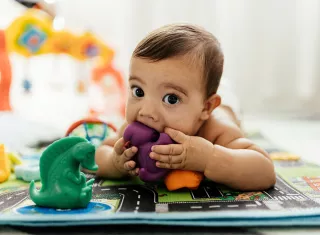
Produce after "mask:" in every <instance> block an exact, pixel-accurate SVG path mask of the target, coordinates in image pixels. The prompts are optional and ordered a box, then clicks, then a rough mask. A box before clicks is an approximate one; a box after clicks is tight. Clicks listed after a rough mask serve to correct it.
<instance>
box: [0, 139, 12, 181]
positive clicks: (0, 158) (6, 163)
mask: <svg viewBox="0 0 320 235" xmlns="http://www.w3.org/2000/svg"><path fill="white" fill-rule="evenodd" d="M10 172H11V164H10V160H9V157H8V155H7V154H6V153H5V151H4V145H3V144H0V183H2V182H4V181H6V180H7V179H8V178H9V176H10Z"/></svg>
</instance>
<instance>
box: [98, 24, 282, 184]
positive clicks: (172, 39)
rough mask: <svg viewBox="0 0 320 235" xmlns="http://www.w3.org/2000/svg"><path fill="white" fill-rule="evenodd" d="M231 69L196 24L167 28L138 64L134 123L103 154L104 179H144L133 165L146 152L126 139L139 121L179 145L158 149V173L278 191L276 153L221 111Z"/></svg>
mask: <svg viewBox="0 0 320 235" xmlns="http://www.w3.org/2000/svg"><path fill="white" fill-rule="evenodd" d="M223 63H224V56H223V53H222V51H221V48H220V44H219V42H218V41H217V39H216V38H215V37H214V36H213V35H212V34H211V33H209V32H207V31H205V30H204V29H202V28H200V27H197V26H194V25H188V24H173V25H166V26H164V27H161V28H159V29H157V30H155V31H153V32H151V33H150V34H149V35H148V36H147V37H146V38H145V39H143V40H142V41H141V42H140V43H139V44H138V46H137V47H136V48H135V50H134V52H133V55H132V58H131V63H130V73H129V95H128V100H127V106H126V123H125V124H124V125H123V126H122V128H121V129H120V131H119V133H118V136H117V137H116V138H109V139H107V140H106V141H105V142H104V144H103V145H101V146H100V147H99V148H98V149H97V151H96V163H97V165H98V166H99V170H98V172H97V175H99V176H102V177H108V178H121V177H124V176H128V175H132V176H134V175H138V173H139V169H138V168H136V163H135V161H133V160H132V159H133V156H134V155H135V154H136V152H137V151H138V149H137V147H135V146H132V147H130V148H128V149H125V147H124V145H125V143H124V140H123V137H122V136H123V132H124V129H125V127H126V126H127V125H128V124H130V123H132V122H134V121H138V122H141V123H143V124H145V125H147V126H149V127H151V128H153V129H155V130H157V131H158V132H165V133H167V134H168V135H169V136H170V137H171V138H172V139H173V140H174V141H175V142H176V144H171V145H158V146H153V148H152V152H151V153H150V158H152V159H154V160H156V166H157V167H160V168H167V169H180V170H188V171H195V172H201V173H203V174H204V176H205V177H206V178H208V179H210V180H212V181H214V182H217V183H220V184H224V185H227V186H229V187H231V188H234V189H239V190H265V189H268V188H269V187H271V186H273V185H274V184H275V181H276V177H275V171H274V166H273V163H272V161H271V160H270V158H269V156H268V154H267V153H266V152H265V151H264V150H263V149H261V148H259V147H258V146H257V145H255V144H254V143H252V142H251V141H250V140H248V139H246V138H245V136H244V134H243V132H242V131H241V128H240V127H239V126H240V125H239V123H238V121H237V118H236V116H235V115H234V113H233V112H232V109H230V108H228V107H226V106H223V105H221V97H220V96H219V95H218V94H217V90H218V87H219V84H220V78H221V75H222V71H223Z"/></svg>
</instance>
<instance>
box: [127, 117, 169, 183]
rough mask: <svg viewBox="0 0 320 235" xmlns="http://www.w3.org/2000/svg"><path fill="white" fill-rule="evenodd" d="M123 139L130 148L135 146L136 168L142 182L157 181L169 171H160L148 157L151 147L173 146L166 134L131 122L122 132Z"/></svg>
mask: <svg viewBox="0 0 320 235" xmlns="http://www.w3.org/2000/svg"><path fill="white" fill-rule="evenodd" d="M123 138H124V140H125V141H126V142H128V141H129V143H130V145H131V146H136V147H137V148H138V152H137V153H136V156H135V157H136V159H135V161H136V162H137V167H139V168H140V171H139V177H140V179H141V180H143V181H149V182H150V181H157V180H160V179H162V178H163V177H164V176H165V175H166V174H167V173H168V172H169V169H162V168H158V167H157V166H156V161H155V160H153V159H151V158H150V157H149V154H150V152H151V147H152V146H153V145H166V144H173V143H174V142H173V140H172V139H171V138H170V136H169V135H167V134H166V133H159V132H157V131H156V130H154V129H152V128H150V127H148V126H146V125H144V124H142V123H140V122H133V123H132V124H130V125H128V126H127V128H126V130H125V131H124V134H123Z"/></svg>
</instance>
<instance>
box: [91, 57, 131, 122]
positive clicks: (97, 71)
mask: <svg viewBox="0 0 320 235" xmlns="http://www.w3.org/2000/svg"><path fill="white" fill-rule="evenodd" d="M109 76H110V77H109ZM111 79H113V81H114V85H115V86H116V87H112V86H111V87H110V84H108V83H109V82H111V84H112V81H110V80H111ZM92 82H93V84H96V85H98V86H99V87H100V89H102V92H103V94H104V95H108V93H111V92H112V91H113V92H114V91H118V92H119V93H118V94H119V95H120V99H121V100H120V101H119V106H118V110H117V111H118V112H119V113H120V114H121V116H122V117H124V116H125V97H126V87H125V83H124V79H123V77H122V75H121V73H120V72H119V71H118V70H116V69H115V68H114V67H113V66H112V64H105V63H104V62H102V64H100V65H98V66H97V67H95V68H94V69H93V70H92ZM107 102H109V101H107ZM109 105H110V104H109ZM102 108H103V109H102V110H105V108H106V106H103V107H102ZM99 112H100V110H99V108H98V107H90V113H91V114H92V116H94V114H96V116H98V114H101V113H99ZM101 112H103V111H101Z"/></svg>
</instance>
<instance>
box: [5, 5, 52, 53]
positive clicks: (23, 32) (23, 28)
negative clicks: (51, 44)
mask: <svg viewBox="0 0 320 235" xmlns="http://www.w3.org/2000/svg"><path fill="white" fill-rule="evenodd" d="M51 35H52V19H51V17H50V16H49V15H47V14H46V13H44V12H41V11H39V10H36V9H29V10H27V11H26V12H25V14H23V15H22V16H20V17H18V18H17V19H15V20H14V21H13V22H12V23H11V24H10V26H9V27H8V28H7V30H6V37H7V45H8V49H9V52H17V53H19V54H21V55H23V56H25V57H30V56H33V55H40V54H45V53H48V52H49V49H48V44H47V43H46V42H47V41H48V38H50V37H51Z"/></svg>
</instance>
